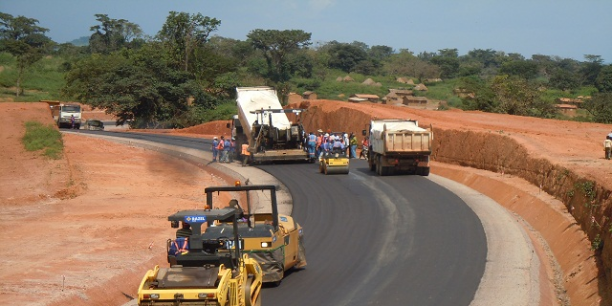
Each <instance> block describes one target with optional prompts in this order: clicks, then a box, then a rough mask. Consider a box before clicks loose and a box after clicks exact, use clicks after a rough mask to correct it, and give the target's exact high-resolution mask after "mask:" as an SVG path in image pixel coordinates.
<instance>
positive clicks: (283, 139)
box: [232, 86, 308, 163]
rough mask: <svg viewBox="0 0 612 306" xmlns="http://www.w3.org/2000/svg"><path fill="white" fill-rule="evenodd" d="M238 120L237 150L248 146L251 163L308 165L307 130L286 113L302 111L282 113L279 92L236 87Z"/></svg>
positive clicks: (235, 132) (234, 132)
mask: <svg viewBox="0 0 612 306" xmlns="http://www.w3.org/2000/svg"><path fill="white" fill-rule="evenodd" d="M236 92H237V98H236V103H237V106H238V116H237V118H236V117H234V118H235V119H234V120H233V123H232V125H233V126H232V135H233V136H234V137H235V138H236V148H237V150H238V151H240V148H241V147H242V144H244V143H246V144H248V146H249V148H248V151H249V153H250V155H248V156H241V158H247V159H248V162H251V163H252V162H255V163H261V162H271V161H291V160H293V161H308V152H306V151H305V150H304V137H305V134H304V128H303V127H302V124H301V123H299V122H298V123H294V122H291V121H290V120H289V118H288V117H287V113H293V114H296V115H297V116H298V118H299V114H300V113H301V112H302V111H303V110H302V109H283V107H282V105H281V103H280V100H279V99H278V95H277V93H276V90H274V88H272V87H267V86H256V87H237V88H236Z"/></svg>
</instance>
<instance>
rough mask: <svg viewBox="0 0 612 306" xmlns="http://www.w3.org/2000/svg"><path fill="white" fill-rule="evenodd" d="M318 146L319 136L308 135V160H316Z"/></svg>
mask: <svg viewBox="0 0 612 306" xmlns="http://www.w3.org/2000/svg"><path fill="white" fill-rule="evenodd" d="M316 145H317V136H315V135H314V133H313V132H310V134H308V158H309V159H311V160H313V159H314V158H315V147H316Z"/></svg>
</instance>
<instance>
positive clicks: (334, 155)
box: [319, 150, 349, 175]
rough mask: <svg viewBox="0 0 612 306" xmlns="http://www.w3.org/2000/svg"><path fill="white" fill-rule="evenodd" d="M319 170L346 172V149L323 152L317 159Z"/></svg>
mask: <svg viewBox="0 0 612 306" xmlns="http://www.w3.org/2000/svg"><path fill="white" fill-rule="evenodd" d="M319 172H321V173H325V174H326V175H327V174H348V173H349V158H348V157H347V156H346V150H342V151H341V150H336V151H332V152H326V153H323V154H322V156H321V159H320V161H319Z"/></svg>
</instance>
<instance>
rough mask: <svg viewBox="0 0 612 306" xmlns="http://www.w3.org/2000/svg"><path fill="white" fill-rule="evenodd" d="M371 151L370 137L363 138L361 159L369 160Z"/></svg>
mask: <svg viewBox="0 0 612 306" xmlns="http://www.w3.org/2000/svg"><path fill="white" fill-rule="evenodd" d="M369 150H370V140H369V139H368V136H365V137H363V140H362V141H361V153H359V159H361V157H362V156H363V159H368V151H369Z"/></svg>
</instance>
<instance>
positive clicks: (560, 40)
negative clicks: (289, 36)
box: [0, 0, 612, 63]
mask: <svg viewBox="0 0 612 306" xmlns="http://www.w3.org/2000/svg"><path fill="white" fill-rule="evenodd" d="M170 11H177V12H187V13H190V14H196V13H201V14H202V15H204V16H208V17H211V18H216V19H218V20H220V21H221V25H220V26H219V28H218V30H217V31H215V32H213V33H212V35H213V36H214V35H218V36H222V37H226V38H233V39H239V40H246V39H247V34H248V33H249V32H250V31H252V30H255V29H264V30H303V31H305V32H308V33H311V34H312V36H311V41H312V43H313V45H314V46H316V45H321V44H324V43H326V42H330V41H334V40H335V41H338V42H341V43H352V42H354V41H359V42H362V43H365V44H366V45H368V46H370V47H372V46H376V45H384V46H389V47H391V48H393V49H394V50H395V51H399V50H400V49H408V50H410V51H412V52H414V53H415V54H418V53H420V52H437V51H438V50H441V49H457V51H458V53H459V55H465V54H467V53H468V52H469V51H471V50H474V49H485V50H486V49H492V50H495V51H503V52H505V53H506V54H508V53H519V54H521V55H523V56H524V57H525V58H531V56H532V55H534V54H541V55H549V56H558V57H560V58H572V59H575V60H578V61H584V60H585V58H584V56H585V55H587V54H591V55H599V56H601V58H602V59H603V60H604V62H605V63H612V0H581V1H578V0H463V1H458V0H419V1H416V0H378V1H371V0H369V1H366V0H0V12H3V13H8V14H11V15H13V16H14V17H17V16H20V15H21V16H25V17H28V18H34V19H37V20H38V21H39V23H38V25H39V26H41V27H44V28H47V29H49V31H48V32H47V36H49V37H50V38H51V39H53V40H54V41H56V42H58V43H64V42H69V41H71V40H74V39H77V38H79V37H82V36H90V35H91V34H92V32H91V31H90V30H89V29H90V27H91V26H94V25H97V24H98V22H97V21H96V19H95V16H94V14H107V15H108V17H109V18H112V19H126V20H128V21H129V22H132V23H135V24H137V25H139V26H140V27H141V29H142V30H143V32H144V33H145V34H147V35H151V36H153V35H155V34H156V33H157V32H158V31H159V30H160V29H161V27H162V25H163V24H164V22H165V21H166V17H167V16H168V13H169V12H170Z"/></svg>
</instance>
